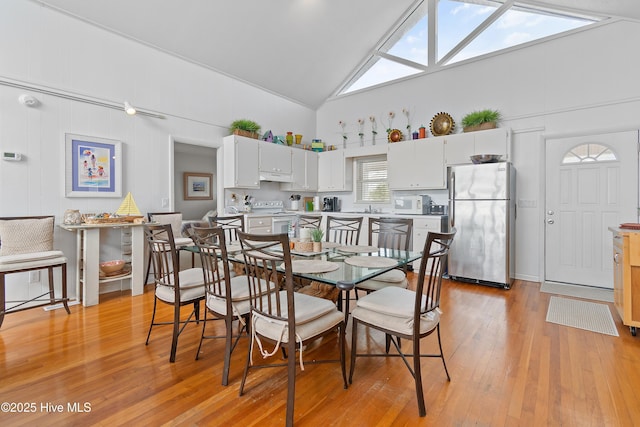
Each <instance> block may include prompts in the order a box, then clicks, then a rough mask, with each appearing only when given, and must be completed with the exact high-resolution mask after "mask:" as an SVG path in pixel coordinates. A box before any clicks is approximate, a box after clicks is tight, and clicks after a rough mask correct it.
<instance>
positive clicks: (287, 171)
mask: <svg viewBox="0 0 640 427" xmlns="http://www.w3.org/2000/svg"><path fill="white" fill-rule="evenodd" d="M259 147H260V176H261V177H262V179H263V180H264V181H285V182H291V170H292V169H291V156H292V151H293V149H292V148H290V147H286V146H284V145H279V144H269V143H265V142H263V143H261V144H259Z"/></svg>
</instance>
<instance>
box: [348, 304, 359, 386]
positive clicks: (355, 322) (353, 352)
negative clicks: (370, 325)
mask: <svg viewBox="0 0 640 427" xmlns="http://www.w3.org/2000/svg"><path fill="white" fill-rule="evenodd" d="M352 322H353V326H352V328H351V364H350V366H349V384H353V371H354V369H355V367H356V354H357V352H358V351H357V342H358V337H357V335H358V334H357V329H358V320H357V319H356V318H355V317H354V318H353V319H352Z"/></svg>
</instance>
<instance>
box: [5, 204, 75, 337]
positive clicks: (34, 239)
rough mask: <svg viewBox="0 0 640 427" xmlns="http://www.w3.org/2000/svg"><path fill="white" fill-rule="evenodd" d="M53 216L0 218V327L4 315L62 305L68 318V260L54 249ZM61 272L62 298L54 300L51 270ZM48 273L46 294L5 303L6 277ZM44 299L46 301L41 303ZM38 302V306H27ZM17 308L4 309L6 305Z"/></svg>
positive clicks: (69, 312)
mask: <svg viewBox="0 0 640 427" xmlns="http://www.w3.org/2000/svg"><path fill="white" fill-rule="evenodd" d="M54 223H55V217H53V216H23V217H0V310H2V311H0V326H2V322H3V321H4V315H5V314H7V313H10V312H14V311H21V310H27V309H29V308H34V307H41V306H43V305H49V304H58V303H62V305H63V306H64V308H65V310H66V311H67V313H68V314H71V311H69V305H68V301H69V298H67V258H65V256H64V253H62V252H61V251H56V250H54V249H53V227H54ZM58 267H59V268H60V269H61V275H62V297H59V298H57V297H56V296H55V289H54V278H53V269H54V268H58ZM44 269H46V270H47V271H48V273H49V274H48V279H49V280H48V281H49V290H48V291H47V292H45V293H43V294H41V295H39V296H36V297H33V298H31V299H27V300H12V301H6V295H5V292H6V289H5V277H6V276H7V275H9V274H15V273H24V272H29V271H34V270H44ZM45 296H47V298H46V299H42V298H43V297H45ZM32 302H37V303H38V304H35V305H33V304H30V303H32ZM7 303H11V304H14V303H15V304H16V305H13V306H11V307H9V308H7V306H6V304H7Z"/></svg>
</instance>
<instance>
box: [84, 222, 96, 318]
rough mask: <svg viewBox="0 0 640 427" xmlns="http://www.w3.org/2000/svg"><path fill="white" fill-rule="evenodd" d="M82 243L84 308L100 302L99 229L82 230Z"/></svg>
mask: <svg viewBox="0 0 640 427" xmlns="http://www.w3.org/2000/svg"><path fill="white" fill-rule="evenodd" d="M82 232H83V234H84V242H83V248H82V250H83V272H82V278H83V296H84V298H83V301H82V304H83V305H84V306H85V307H88V306H91V305H96V304H98V303H99V302H100V296H99V294H100V266H99V264H100V229H99V228H90V229H86V230H82Z"/></svg>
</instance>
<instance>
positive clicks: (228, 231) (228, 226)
mask: <svg viewBox="0 0 640 427" xmlns="http://www.w3.org/2000/svg"><path fill="white" fill-rule="evenodd" d="M207 221H208V222H209V227H222V229H223V230H224V234H225V239H226V241H227V242H231V241H237V240H238V231H244V215H233V216H209V217H207Z"/></svg>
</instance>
